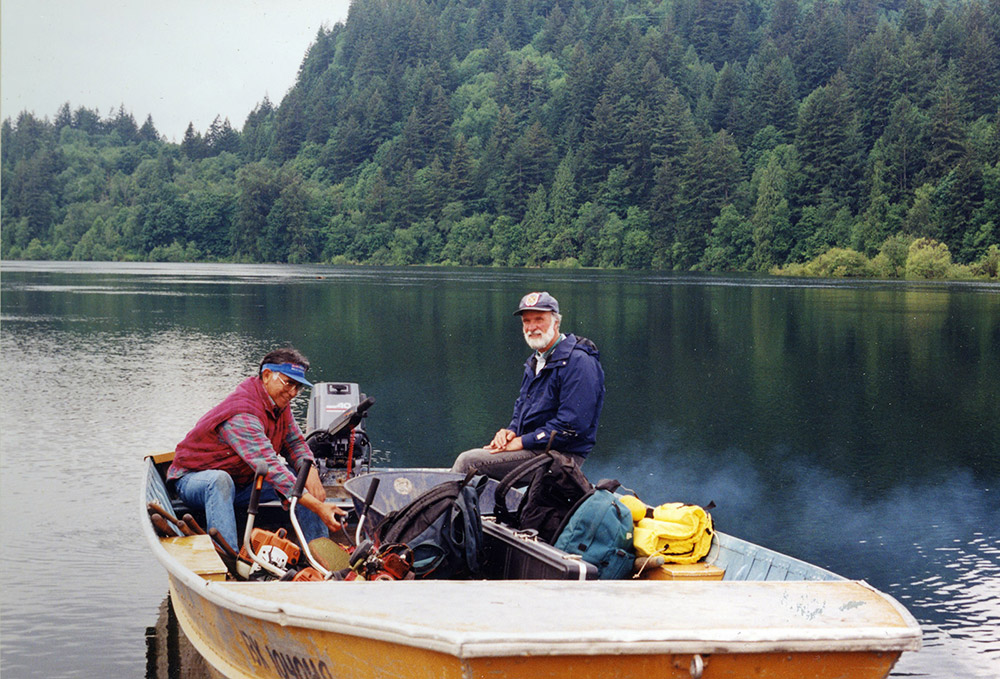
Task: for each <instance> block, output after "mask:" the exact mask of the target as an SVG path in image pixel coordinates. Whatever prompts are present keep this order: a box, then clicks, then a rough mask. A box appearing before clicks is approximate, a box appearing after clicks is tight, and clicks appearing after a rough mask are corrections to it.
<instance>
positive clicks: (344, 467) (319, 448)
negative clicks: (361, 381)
mask: <svg viewBox="0 0 1000 679" xmlns="http://www.w3.org/2000/svg"><path fill="white" fill-rule="evenodd" d="M374 403H375V399H373V398H370V397H367V396H365V395H364V394H362V393H361V390H360V389H358V385H357V384H355V383H353V382H317V383H316V384H315V385H313V388H312V396H311V397H310V399H309V409H308V411H307V412H306V431H307V432H308V433H307V434H306V442H307V443H308V444H309V448H310V449H311V450H312V452H313V455H314V456H315V457H316V462H317V464H318V466H319V472H320V476H321V477H322V478H324V479H325V478H326V476H327V475H328V474H329V473H331V472H333V473H338V474H339V473H341V472H346V473H347V475H348V476H350V475H353V474H354V473H355V472H356V471H358V470H359V469H361V468H362V467H363V468H365V469H367V468H368V467H369V466H370V465H371V456H372V446H371V442H370V441H369V440H368V435H367V434H366V433H365V428H364V418H365V416H366V415H367V414H368V408H370V407H371V406H372V404H374ZM324 482H325V481H324Z"/></svg>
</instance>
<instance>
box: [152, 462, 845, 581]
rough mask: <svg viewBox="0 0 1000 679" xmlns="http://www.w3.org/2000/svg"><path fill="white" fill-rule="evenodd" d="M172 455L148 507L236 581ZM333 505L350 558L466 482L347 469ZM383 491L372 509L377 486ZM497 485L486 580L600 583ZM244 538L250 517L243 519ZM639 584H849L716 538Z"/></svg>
mask: <svg viewBox="0 0 1000 679" xmlns="http://www.w3.org/2000/svg"><path fill="white" fill-rule="evenodd" d="M172 457H173V455H172V453H166V454H162V455H154V456H150V458H148V459H149V465H148V473H147V479H146V502H147V507H149V506H150V505H155V506H157V507H158V508H159V509H160V510H162V511H160V512H153V511H152V510H151V514H155V513H159V514H160V515H163V518H164V519H165V522H161V526H162V525H164V524H165V525H166V527H167V529H169V532H165V531H164V530H160V531H159V532H160V534H161V538H162V539H161V542H162V543H163V544H164V546H165V548H166V549H167V551H168V552H169V553H171V554H172V555H173V556H175V558H179V559H181V560H182V561H185V562H189V563H187V565H188V566H189V567H191V568H192V569H193V570H196V571H201V572H202V575H203V577H206V578H209V579H226V578H227V577H229V578H232V577H233V575H232V574H231V573H230V574H228V575H227V567H226V565H225V564H224V563H223V562H222V561H221V560H220V559H219V557H218V556H216V555H215V551H216V550H215V548H214V546H213V544H212V541H211V540H210V539H208V536H206V535H193V534H190V533H192V531H189V530H185V524H184V522H183V520H182V517H185V516H186V515H187V516H189V517H191V518H193V519H194V522H195V524H196V525H197V524H199V523H200V524H202V525H203V523H204V517H203V516H199V515H198V513H197V512H195V511H192V510H191V509H190V508H188V507H185V506H184V505H183V503H182V502H180V500H179V499H178V498H177V497H176V496H175V495H172V494H171V493H170V492H169V491H168V490H167V485H166V483H165V481H164V478H165V473H166V469H167V467H168V466H169V464H170V460H171V459H172ZM323 478H324V485H326V487H327V489H328V498H329V499H328V501H330V502H336V503H338V504H340V505H341V506H342V507H343V508H344V509H345V510H348V511H349V519H350V520H349V521H348V522H347V526H348V527H347V528H345V530H344V531H341V532H339V533H338V534H336V535H334V536H332V537H333V538H334V539H335V540H336V541H337V542H338V543H339V545H340V546H341V547H342V548H343V549H344V550H345V552H347V553H349V552H351V551H352V550H354V549H355V547H356V544H355V543H356V542H357V541H358V540H359V539H360V540H362V541H364V537H365V536H368V537H370V536H371V534H372V528H373V527H374V526H376V525H377V524H378V522H379V521H380V520H381V519H382V518H383V517H384V516H386V515H387V514H388V513H389V512H392V511H394V510H396V509H399V508H401V507H403V506H405V505H406V504H408V503H409V502H410V501H412V500H413V499H414V498H416V497H418V496H419V495H421V494H422V493H424V492H425V491H427V490H429V489H430V488H432V487H434V486H436V485H438V484H440V483H443V482H445V481H449V480H455V479H461V478H462V475H460V474H456V473H453V472H450V471H447V470H443V469H385V470H375V471H371V470H368V471H367V472H365V473H360V474H356V475H354V476H351V477H349V478H345V476H344V474H343V472H342V470H338V471H337V473H336V474H331V473H326V474H324V477H323ZM376 480H378V483H377V484H376V486H377V488H376V491H375V492H374V494H373V497H372V498H371V501H370V506H369V507H368V508H367V509H366V508H365V507H364V503H365V500H366V499H367V498H366V496H367V495H368V491H369V490H370V488H371V486H372V484H373V483H374V482H375V481H376ZM496 485H497V482H496V481H494V480H492V479H490V480H487V482H486V485H485V489H484V490H483V491H482V492H481V493H480V495H479V497H480V504H479V509H480V513H481V516H482V519H483V537H484V545H483V552H484V554H483V573H482V576H483V577H484V578H486V579H492V580H533V579H549V580H593V579H597V578H598V571H597V568H596V567H595V566H593V565H592V564H589V563H587V562H585V561H583V560H582V559H580V557H578V556H576V555H571V554H567V553H566V552H564V551H562V550H560V549H557V548H555V547H554V546H552V545H550V544H547V543H546V542H544V541H542V540H540V539H538V537H537V536H536V535H534V534H532V532H530V531H528V532H522V531H518V530H516V529H514V528H511V527H510V526H507V525H504V524H503V523H500V522H498V521H497V520H496V518H495V516H494V499H493V498H494V491H495V488H496ZM520 492H521V491H520V489H516V488H515V489H512V490H511V491H510V494H511V495H509V496H508V506H509V507H513V506H516V502H517V501H518V499H519V497H520ZM362 515H365V522H366V523H367V525H366V526H365V530H364V531H363V532H361V533H359V532H357V531H356V529H357V526H358V522H359V518H360V517H361V516H362ZM237 519H238V521H239V522H240V525H239V529H240V531H241V532H242V531H243V530H244V527H245V523H246V519H247V517H246V516H243V517H239V516H238V517H237ZM255 521H256V523H255V526H256V527H259V528H263V529H266V530H269V531H279V530H282V529H283V530H284V531H287V533H288V534H290V535H294V532H293V527H292V525H291V522H290V521H289V513H288V511H287V510H286V509H284V508H282V507H281V506H280V505H279V504H278V503H269V504H262V505H261V506H260V507H259V509H258V513H257V515H256V518H255ZM633 577H636V578H638V579H644V580H702V581H704V580H727V581H748V580H749V581H789V580H843V578H842V577H840V576H838V575H836V574H835V573H832V572H830V571H827V570H824V569H822V568H819V567H817V566H814V565H812V564H809V563H806V562H804V561H800V560H798V559H794V558H792V557H789V556H787V555H784V554H781V553H779V552H775V551H773V550H770V549H767V548H765V547H761V546H759V545H756V544H753V543H750V542H747V541H745V540H741V539H739V538H735V537H733V536H731V535H727V534H725V533H720V532H715V533H714V535H713V537H712V546H711V549H710V551H709V553H708V555H707V556H706V557H705V558H704V559H703V560H701V561H699V562H697V563H693V564H671V563H664V564H656V565H654V566H652V567H644V566H643V564H642V563H641V560H637V563H636V569H635V573H634V575H633Z"/></svg>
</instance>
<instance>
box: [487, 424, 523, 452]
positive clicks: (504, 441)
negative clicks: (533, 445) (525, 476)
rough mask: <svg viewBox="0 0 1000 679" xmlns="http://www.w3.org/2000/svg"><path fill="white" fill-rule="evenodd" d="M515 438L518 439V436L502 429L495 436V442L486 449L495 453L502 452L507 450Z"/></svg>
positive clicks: (491, 442)
mask: <svg viewBox="0 0 1000 679" xmlns="http://www.w3.org/2000/svg"><path fill="white" fill-rule="evenodd" d="M515 438H517V434H516V433H514V432H513V431H511V430H510V429H501V430H500V431H498V432H497V433H496V434H495V435H494V436H493V440H492V441H490V443H489V445H488V446H486V448H487V449H488V450H492V451H493V452H495V453H498V452H500V451H501V450H507V445H508V444H509V443H510V442H511V440H513V439H515Z"/></svg>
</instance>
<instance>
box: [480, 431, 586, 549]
mask: <svg viewBox="0 0 1000 679" xmlns="http://www.w3.org/2000/svg"><path fill="white" fill-rule="evenodd" d="M524 479H527V482H528V487H527V489H526V490H525V491H524V496H523V497H522V498H521V502H520V503H519V504H518V506H517V509H516V510H514V511H513V512H511V511H510V509H508V507H507V503H506V499H507V491H509V490H510V489H511V488H512V487H514V486H515V485H519V483H520V482H522V481H523V480H524ZM592 488H593V486H591V485H590V481H588V480H587V477H586V476H584V475H583V472H582V471H580V468H579V467H577V466H576V464H575V463H574V462H573V461H572V460H571V459H570V458H568V457H566V456H565V455H562V454H561V453H556V452H553V451H546V452H544V453H541V454H539V455H536V456H535V457H533V458H531V459H530V460H528V461H527V462H522V463H521V464H520V465H518V466H517V467H515V468H514V469H512V470H511V471H510V472H508V473H507V475H506V476H504V477H503V479H502V480H501V481H500V484H499V485H498V486H497V488H496V496H495V500H496V508H495V509H494V512H495V514H496V517H497V520H498V521H500V522H501V523H505V524H507V525H508V526H511V527H513V528H517V529H519V530H535V531H537V533H538V537H539V538H541V539H542V540H544V541H546V542H548V543H550V544H551V543H552V542H553V541H554V540H555V538H556V536H557V532H558V530H559V529H560V528H561V526H562V525H563V521H564V519H565V518H566V516H567V515H568V514H569V513H570V512H571V511H572V510H573V508H574V507H575V506H576V504H577V502H579V501H580V499H581V498H583V496H584V495H586V494H587V493H589V492H590V491H591V489H592Z"/></svg>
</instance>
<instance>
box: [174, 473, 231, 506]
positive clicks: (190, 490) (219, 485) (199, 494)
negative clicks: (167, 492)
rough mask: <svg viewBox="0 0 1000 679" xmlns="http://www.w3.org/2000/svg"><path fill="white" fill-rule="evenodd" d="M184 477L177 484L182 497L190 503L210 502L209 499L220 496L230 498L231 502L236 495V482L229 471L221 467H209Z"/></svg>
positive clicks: (223, 498) (203, 503)
mask: <svg viewBox="0 0 1000 679" xmlns="http://www.w3.org/2000/svg"><path fill="white" fill-rule="evenodd" d="M188 476H189V477H183V478H182V479H181V481H180V482H179V483H178V484H177V490H178V492H179V494H180V495H181V499H183V500H184V502H186V503H188V504H201V505H202V506H204V505H205V504H208V502H209V500H211V499H214V498H218V499H220V500H228V501H229V503H230V504H231V503H232V502H233V498H235V496H236V483H235V482H234V481H233V477H232V476H230V475H229V472H225V471H223V470H221V469H207V470H205V471H200V472H193V473H192V474H190V475H188Z"/></svg>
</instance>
